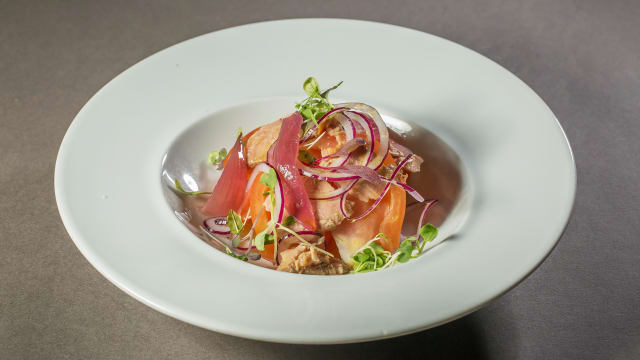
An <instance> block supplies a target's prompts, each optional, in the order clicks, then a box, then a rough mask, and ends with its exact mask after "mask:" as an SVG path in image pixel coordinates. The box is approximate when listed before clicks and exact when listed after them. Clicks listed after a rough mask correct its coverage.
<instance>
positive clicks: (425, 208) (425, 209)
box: [416, 200, 438, 239]
mask: <svg viewBox="0 0 640 360" xmlns="http://www.w3.org/2000/svg"><path fill="white" fill-rule="evenodd" d="M437 202H438V200H430V201H429V202H428V203H427V204H426V205H425V206H424V210H422V214H420V220H419V221H418V230H417V231H416V238H417V239H420V229H422V223H423V222H424V218H425V216H426V215H427V212H429V209H431V208H432V207H433V205H435V204H436V203H437Z"/></svg>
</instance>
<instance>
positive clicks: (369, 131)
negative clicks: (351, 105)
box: [345, 111, 376, 166]
mask: <svg viewBox="0 0 640 360" xmlns="http://www.w3.org/2000/svg"><path fill="white" fill-rule="evenodd" d="M345 113H350V114H354V115H355V116H356V123H357V124H359V125H360V126H362V127H363V128H364V130H365V133H366V135H367V143H369V144H370V145H369V151H368V153H367V160H366V161H365V163H364V166H368V165H369V163H371V159H372V158H373V154H374V152H375V151H376V137H375V136H376V135H375V131H374V130H373V124H372V123H371V122H370V121H369V119H367V117H366V116H365V115H363V114H361V113H358V112H352V111H350V112H345Z"/></svg>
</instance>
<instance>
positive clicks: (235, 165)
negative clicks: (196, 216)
mask: <svg viewBox="0 0 640 360" xmlns="http://www.w3.org/2000/svg"><path fill="white" fill-rule="evenodd" d="M229 154H230V155H229V158H228V161H227V163H226V165H225V167H224V170H223V171H222V175H221V176H220V180H218V182H217V183H216V185H215V187H214V188H213V192H212V193H211V195H210V196H209V199H208V200H207V202H206V203H205V204H204V206H203V207H202V213H204V214H206V215H209V216H227V214H228V213H229V209H233V210H235V211H239V210H240V206H241V205H242V200H243V199H244V192H245V188H246V187H247V181H248V178H247V173H248V167H247V161H246V160H245V156H244V152H243V141H242V138H240V137H238V139H237V140H236V143H235V145H233V148H232V149H231V151H230V152H229Z"/></svg>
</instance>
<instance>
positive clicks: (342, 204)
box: [340, 154, 411, 221]
mask: <svg viewBox="0 0 640 360" xmlns="http://www.w3.org/2000/svg"><path fill="white" fill-rule="evenodd" d="M410 158H411V154H410V155H407V156H405V157H404V159H402V161H400V163H399V164H398V166H397V167H396V168H395V170H393V173H392V174H391V177H389V179H395V177H396V175H398V172H400V169H402V168H403V167H404V166H405V165H406V164H407V161H409V159H410ZM389 187H391V183H390V182H388V183H387V184H386V185H385V186H384V189H382V192H381V193H380V196H378V198H377V199H376V201H375V202H374V203H373V205H371V206H370V207H369V208H368V209H367V210H365V211H364V212H363V213H362V214H360V215H358V216H357V217H355V218H353V217H350V216H348V215H347V211H346V209H345V202H346V199H347V194H348V193H344V194H343V195H342V196H341V197H340V212H341V213H342V216H344V217H345V218H346V219H348V220H351V221H358V220H360V219H362V218H363V217H365V216H367V215H369V213H370V212H372V211H373V209H375V208H376V207H377V206H378V204H380V202H381V201H382V199H383V198H384V197H385V195H387V192H388V191H389Z"/></svg>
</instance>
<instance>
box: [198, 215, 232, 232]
mask: <svg viewBox="0 0 640 360" xmlns="http://www.w3.org/2000/svg"><path fill="white" fill-rule="evenodd" d="M204 226H205V227H206V228H207V230H209V231H211V232H212V233H214V234H218V235H229V234H231V230H230V229H229V227H228V226H227V218H226V217H222V216H217V217H211V218H208V219H206V220H205V221H204Z"/></svg>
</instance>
